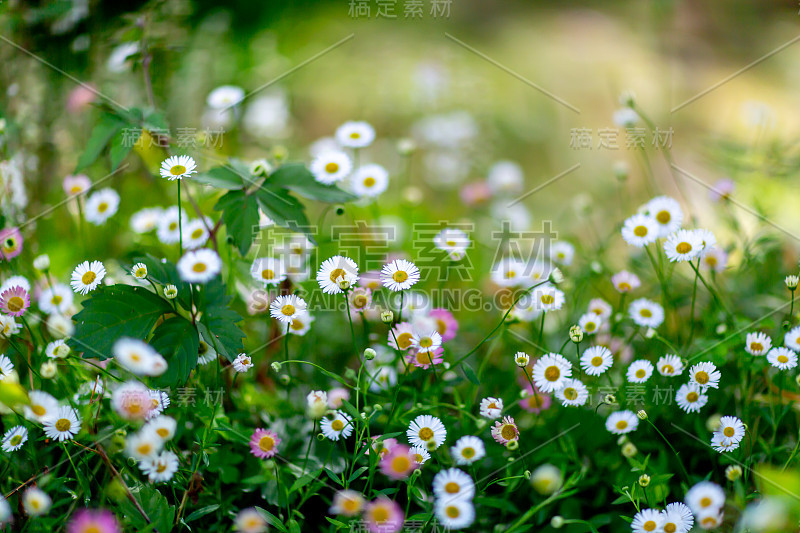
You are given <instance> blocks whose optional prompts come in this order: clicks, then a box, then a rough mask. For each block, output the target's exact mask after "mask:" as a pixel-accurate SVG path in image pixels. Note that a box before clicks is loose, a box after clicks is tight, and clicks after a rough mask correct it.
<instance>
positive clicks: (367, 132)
mask: <svg viewBox="0 0 800 533" xmlns="http://www.w3.org/2000/svg"><path fill="white" fill-rule="evenodd" d="M374 140H375V129H374V128H373V127H372V126H371V125H370V124H369V123H367V122H363V121H349V122H345V123H344V124H342V125H341V126H339V127H338V128H336V142H338V143H339V144H340V145H342V146H344V147H345V148H364V147H366V146H369V145H370V144H372V141H374Z"/></svg>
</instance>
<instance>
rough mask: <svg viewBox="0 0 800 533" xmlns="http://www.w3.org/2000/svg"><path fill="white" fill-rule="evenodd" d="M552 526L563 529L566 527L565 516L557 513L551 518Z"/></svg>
mask: <svg viewBox="0 0 800 533" xmlns="http://www.w3.org/2000/svg"><path fill="white" fill-rule="evenodd" d="M550 527H552V528H553V529H561V528H562V527H564V517H562V516H559V515H556V516H554V517H553V518H551V519H550Z"/></svg>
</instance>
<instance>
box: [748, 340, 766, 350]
mask: <svg viewBox="0 0 800 533" xmlns="http://www.w3.org/2000/svg"><path fill="white" fill-rule="evenodd" d="M750 349H751V350H752V351H754V352H760V351H761V350H763V349H764V345H762V344H761V343H760V342H751V343H750Z"/></svg>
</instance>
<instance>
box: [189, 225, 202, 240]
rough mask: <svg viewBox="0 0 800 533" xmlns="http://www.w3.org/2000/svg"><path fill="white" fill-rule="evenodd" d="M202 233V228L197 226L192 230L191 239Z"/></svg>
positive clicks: (197, 237)
mask: <svg viewBox="0 0 800 533" xmlns="http://www.w3.org/2000/svg"><path fill="white" fill-rule="evenodd" d="M202 235H203V228H197V229H196V230H194V231H193V232H192V239H199V238H200V237H201V236H202Z"/></svg>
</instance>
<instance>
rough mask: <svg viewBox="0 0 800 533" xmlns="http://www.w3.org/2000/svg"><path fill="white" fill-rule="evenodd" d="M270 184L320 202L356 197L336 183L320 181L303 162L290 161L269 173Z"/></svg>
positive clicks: (340, 201) (342, 200) (339, 200)
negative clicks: (326, 183)
mask: <svg viewBox="0 0 800 533" xmlns="http://www.w3.org/2000/svg"><path fill="white" fill-rule="evenodd" d="M269 184H270V185H273V186H278V187H285V188H287V189H291V190H293V191H295V192H296V193H297V194H299V195H300V196H303V197H305V198H310V199H311V200H319V201H320V202H330V203H344V202H350V201H353V200H355V199H356V196H355V195H354V194H351V193H349V192H347V191H343V190H342V189H340V188H338V187H336V186H335V185H325V184H323V183H320V182H318V181H317V180H315V179H314V175H313V174H312V173H311V171H310V170H308V169H307V168H306V166H305V165H304V164H302V163H288V164H286V165H283V166H282V167H280V168H278V169H277V170H275V171H274V172H273V173H272V174H270V175H269Z"/></svg>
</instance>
